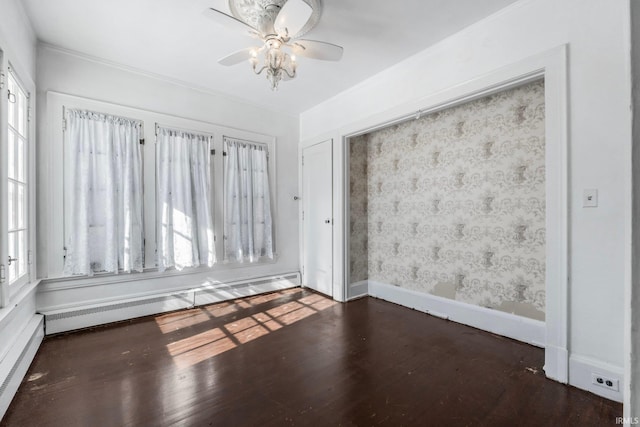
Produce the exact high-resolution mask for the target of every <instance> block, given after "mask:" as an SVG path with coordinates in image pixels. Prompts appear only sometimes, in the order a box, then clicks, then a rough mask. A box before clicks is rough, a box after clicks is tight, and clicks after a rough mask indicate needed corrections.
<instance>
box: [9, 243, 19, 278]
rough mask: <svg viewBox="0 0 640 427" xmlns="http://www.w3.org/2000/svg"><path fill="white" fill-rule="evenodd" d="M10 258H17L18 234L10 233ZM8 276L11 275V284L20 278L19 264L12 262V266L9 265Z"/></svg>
mask: <svg viewBox="0 0 640 427" xmlns="http://www.w3.org/2000/svg"><path fill="white" fill-rule="evenodd" d="M8 248H9V256H10V257H11V258H16V253H17V250H16V249H17V248H16V233H15V232H14V233H9V247H8ZM7 270H8V273H9V274H8V275H9V283H12V282H13V281H15V280H16V278H17V277H18V264H16V263H15V262H12V263H11V265H7Z"/></svg>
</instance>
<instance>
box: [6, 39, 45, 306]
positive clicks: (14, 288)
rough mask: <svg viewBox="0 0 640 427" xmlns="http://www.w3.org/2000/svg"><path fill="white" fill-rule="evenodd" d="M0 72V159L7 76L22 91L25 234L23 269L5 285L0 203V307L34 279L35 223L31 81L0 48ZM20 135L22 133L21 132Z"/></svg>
mask: <svg viewBox="0 0 640 427" xmlns="http://www.w3.org/2000/svg"><path fill="white" fill-rule="evenodd" d="M0 73H2V74H3V76H2V78H3V82H4V85H3V86H2V88H0V99H1V101H0V128H1V130H0V158H1V159H8V143H9V120H8V115H9V105H8V104H9V101H8V93H9V92H8V89H9V88H8V86H9V78H10V76H11V78H12V79H13V80H14V81H15V83H16V84H17V85H18V86H19V87H20V90H21V91H23V92H24V94H25V99H26V103H27V104H26V109H25V114H26V117H25V119H26V129H25V131H26V135H25V136H24V137H25V145H26V147H25V162H26V165H25V167H26V170H25V191H26V196H25V202H26V205H25V209H26V214H25V227H24V228H25V229H26V230H27V236H26V246H27V247H26V251H25V256H26V272H25V274H24V275H23V276H21V277H20V278H19V279H18V280H16V281H15V282H13V283H11V284H9V271H8V262H7V258H8V256H9V248H8V240H9V239H8V237H9V229H8V226H9V224H8V204H7V203H2V204H0V206H7V208H5V209H3V210H2V212H1V214H0V218H1V220H0V269H1V270H2V273H3V274H4V280H3V281H1V282H0V308H2V307H7V306H9V304H11V303H12V302H13V301H14V300H15V299H16V298H17V297H18V296H19V295H20V293H21V291H22V290H23V289H25V288H26V286H28V285H29V284H33V283H34V282H35V278H36V270H35V268H36V256H35V252H34V250H35V247H36V246H35V226H36V186H37V184H36V173H35V157H36V155H35V151H36V148H35V138H34V136H35V117H34V114H33V111H34V110H33V105H35V93H36V92H35V84H34V83H33V82H32V81H31V80H27V79H25V78H24V76H27V75H28V73H25V72H23V70H22V69H21V68H20V67H16V66H15V65H14V64H13V63H12V62H11V60H10V59H9V58H7V56H6V55H5V52H4V51H3V50H2V49H0ZM21 136H22V135H21ZM0 180H1V184H0V199H1V200H3V201H6V200H8V196H9V194H8V182H9V177H8V164H7V162H5V161H2V162H0Z"/></svg>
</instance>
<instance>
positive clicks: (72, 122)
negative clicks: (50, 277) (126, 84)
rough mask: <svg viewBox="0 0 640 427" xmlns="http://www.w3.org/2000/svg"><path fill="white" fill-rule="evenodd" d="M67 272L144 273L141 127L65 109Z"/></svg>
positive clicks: (137, 123)
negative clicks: (67, 216)
mask: <svg viewBox="0 0 640 427" xmlns="http://www.w3.org/2000/svg"><path fill="white" fill-rule="evenodd" d="M67 111H68V112H67V120H68V141H67V146H66V147H65V149H66V150H70V151H69V152H68V156H67V159H68V160H69V161H70V164H67V165H65V173H68V174H70V176H69V177H68V179H67V180H65V181H66V183H67V184H66V188H65V197H68V198H69V200H68V204H67V206H68V207H70V211H69V212H66V215H70V218H69V221H67V222H66V223H67V224H69V226H70V227H71V229H70V230H69V232H68V238H67V246H66V249H67V254H66V258H65V265H64V272H65V274H68V275H71V274H84V275H92V274H93V273H94V272H99V271H104V272H113V273H117V272H118V270H122V271H124V272H131V271H142V269H143V258H144V248H143V246H144V243H143V242H144V239H143V227H142V153H141V150H140V139H141V137H142V123H141V122H139V121H136V120H130V119H126V118H123V117H116V116H110V115H107V114H99V113H93V112H90V111H81V110H67Z"/></svg>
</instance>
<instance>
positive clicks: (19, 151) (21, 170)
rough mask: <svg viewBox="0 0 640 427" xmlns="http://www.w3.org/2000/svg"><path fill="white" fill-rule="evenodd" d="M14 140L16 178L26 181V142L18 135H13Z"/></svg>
mask: <svg viewBox="0 0 640 427" xmlns="http://www.w3.org/2000/svg"><path fill="white" fill-rule="evenodd" d="M15 141H16V167H15V169H16V171H15V172H16V175H17V176H16V179H17V180H18V181H22V182H26V170H25V169H26V162H25V160H26V148H27V147H26V143H25V141H24V140H23V139H22V138H20V137H17V136H16V137H15Z"/></svg>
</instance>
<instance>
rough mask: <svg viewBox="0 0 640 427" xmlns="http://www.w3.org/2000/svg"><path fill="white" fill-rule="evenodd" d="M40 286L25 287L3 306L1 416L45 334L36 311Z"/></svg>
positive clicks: (0, 330)
mask: <svg viewBox="0 0 640 427" xmlns="http://www.w3.org/2000/svg"><path fill="white" fill-rule="evenodd" d="M37 285H38V282H34V283H31V284H29V285H27V286H24V287H23V288H22V289H21V290H20V292H19V294H18V295H17V296H16V298H15V299H14V300H12V304H11V306H9V307H5V308H3V309H0V419H2V417H3V416H4V413H5V412H6V411H7V408H8V407H9V404H10V403H11V400H12V399H13V396H14V395H15V394H16V392H17V391H18V387H19V386H20V383H21V382H22V379H23V378H24V376H25V374H26V373H27V370H28V368H29V365H30V364H31V362H32V361H33V358H34V357H35V354H36V351H37V350H38V348H39V347H40V343H41V342H42V339H43V337H44V324H43V318H42V316H40V315H38V314H35V312H36V298H35V294H36V287H37Z"/></svg>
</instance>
